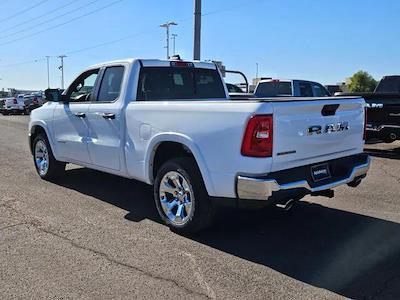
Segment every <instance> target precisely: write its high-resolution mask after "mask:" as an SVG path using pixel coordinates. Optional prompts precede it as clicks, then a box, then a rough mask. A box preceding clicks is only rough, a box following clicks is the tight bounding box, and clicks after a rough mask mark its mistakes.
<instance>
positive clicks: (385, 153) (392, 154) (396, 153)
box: [364, 148, 400, 160]
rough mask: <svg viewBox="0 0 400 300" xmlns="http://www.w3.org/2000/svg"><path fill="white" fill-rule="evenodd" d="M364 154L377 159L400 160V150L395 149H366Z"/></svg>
mask: <svg viewBox="0 0 400 300" xmlns="http://www.w3.org/2000/svg"><path fill="white" fill-rule="evenodd" d="M364 152H365V153H367V154H369V155H371V156H375V157H382V158H389V159H399V160H400V148H394V149H371V148H365V149H364Z"/></svg>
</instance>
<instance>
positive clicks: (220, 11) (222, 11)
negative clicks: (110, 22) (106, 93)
mask: <svg viewBox="0 0 400 300" xmlns="http://www.w3.org/2000/svg"><path fill="white" fill-rule="evenodd" d="M120 1H123V0H120ZM120 1H116V2H120ZM243 5H244V4H241V5H236V6H234V8H238V7H240V6H243ZM231 10H232V8H229V9H223V10H222V9H221V10H215V11H211V12H206V13H203V14H202V16H209V15H213V14H218V13H224V12H226V11H231ZM190 19H192V17H190V18H184V19H180V20H179V22H180V23H182V22H185V21H188V20H190ZM156 30H158V26H157V27H154V29H153V30H146V31H143V32H139V33H133V34H130V35H127V36H125V37H121V38H118V39H114V40H111V41H107V42H103V43H99V44H96V45H93V46H88V47H84V48H80V49H76V50H71V51H68V52H64V53H65V54H66V55H68V56H71V54H76V53H80V52H84V51H88V50H93V49H97V48H100V47H104V46H107V45H112V44H115V43H118V42H121V41H125V40H128V39H132V38H134V37H137V36H140V35H145V34H149V31H150V32H151V31H154V32H155V31H156ZM50 57H57V56H50ZM45 60H46V58H37V59H32V60H27V61H22V62H17V63H13V64H7V65H0V68H9V67H15V66H20V65H26V64H32V63H36V62H42V61H45Z"/></svg>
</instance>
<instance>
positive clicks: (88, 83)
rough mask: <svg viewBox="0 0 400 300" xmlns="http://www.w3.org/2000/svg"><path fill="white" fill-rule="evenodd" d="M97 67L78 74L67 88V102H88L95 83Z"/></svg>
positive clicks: (97, 73) (97, 72)
mask: <svg viewBox="0 0 400 300" xmlns="http://www.w3.org/2000/svg"><path fill="white" fill-rule="evenodd" d="M98 75H99V69H95V70H90V71H87V72H85V73H83V74H82V75H80V76H79V77H78V78H77V79H76V80H75V81H74V82H73V83H72V84H71V86H70V87H69V88H68V91H67V94H66V96H67V98H68V99H69V102H71V103H76V102H78V103H79V102H88V101H91V99H92V93H93V88H94V86H95V84H96V80H97V77H98Z"/></svg>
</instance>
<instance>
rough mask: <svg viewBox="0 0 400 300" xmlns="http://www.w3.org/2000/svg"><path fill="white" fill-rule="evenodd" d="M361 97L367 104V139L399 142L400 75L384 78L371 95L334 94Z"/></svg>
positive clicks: (336, 94)
mask: <svg viewBox="0 0 400 300" xmlns="http://www.w3.org/2000/svg"><path fill="white" fill-rule="evenodd" d="M335 96H361V97H363V98H364V99H365V101H366V102H367V139H368V140H371V139H379V140H382V141H384V142H386V143H391V142H394V141H395V140H400V75H394V76H385V77H383V78H382V79H381V81H380V82H379V84H378V85H377V87H376V88H375V91H374V92H373V93H335Z"/></svg>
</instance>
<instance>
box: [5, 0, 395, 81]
mask: <svg viewBox="0 0 400 300" xmlns="http://www.w3.org/2000/svg"><path fill="white" fill-rule="evenodd" d="M72 1H73V0H57V1H56V0H47V1H46V0H42V1H40V0H2V1H1V12H0V78H1V79H2V80H1V81H0V87H16V88H36V89H44V88H46V86H47V77H46V76H47V75H46V62H45V60H39V61H38V62H33V63H26V64H19V65H14V66H10V65H12V64H17V63H21V62H28V61H32V60H35V59H43V57H44V56H46V55H51V56H57V55H59V54H63V53H66V54H67V55H68V58H66V60H65V62H66V65H65V72H66V83H69V82H70V81H71V80H72V79H73V77H74V76H75V75H76V74H77V73H78V72H79V71H80V70H81V69H82V68H84V67H86V66H88V65H91V64H94V63H97V62H101V61H107V60H112V59H118V58H124V57H143V58H164V57H165V49H164V48H163V46H164V45H165V31H164V30H162V29H161V28H159V27H158V25H159V24H161V23H162V22H165V21H167V20H175V21H176V22H178V23H179V25H178V26H176V27H174V28H173V32H175V33H176V34H178V37H177V41H176V42H177V46H176V47H177V52H178V53H180V54H181V56H182V57H183V58H187V59H191V58H192V44H193V42H192V33H193V30H192V27H193V23H192V22H193V21H192V16H193V1H192V0H168V1H167V0H152V1H142V0H120V2H117V3H115V4H113V5H111V6H109V7H108V8H106V9H103V10H99V9H100V8H102V7H104V6H106V5H109V4H111V3H114V2H115V1H117V0H75V2H73V3H71V2H72ZM202 2H203V14H205V15H204V16H203V18H202V22H203V27H202V59H215V60H222V61H223V62H224V63H225V65H226V66H227V67H228V68H229V69H237V70H242V71H244V72H245V73H246V74H247V75H248V77H249V78H252V77H254V75H255V69H256V67H255V64H256V62H257V63H258V64H259V74H260V75H262V76H273V77H281V78H302V79H309V80H316V81H319V82H322V83H324V84H327V83H336V82H339V81H343V80H344V79H345V78H346V77H349V76H350V75H351V74H352V73H354V72H356V71H358V70H360V69H363V70H366V71H368V72H370V73H371V74H372V75H373V76H374V77H375V78H377V79H378V78H380V77H381V76H382V75H384V74H400V59H399V53H400V1H396V0H380V1H378V0H335V1H322V0H320V1H316V0H218V1H215V0H213V1H211V0H203V1H202ZM38 3H39V5H38V6H37V7H36V8H34V9H30V10H28V11H25V12H22V13H20V14H17V15H15V14H16V13H18V12H20V11H23V10H25V9H28V8H29V7H32V6H33V5H35V4H38ZM61 6H65V7H64V8H61V9H59V10H58V11H57V12H53V13H51V14H48V15H46V16H41V15H43V14H45V13H46V12H49V11H53V10H55V9H57V8H59V7H61ZM79 7H81V8H80V9H79V10H76V11H75V12H74V13H70V14H67V13H68V12H69V11H71V10H75V9H77V8H79ZM94 10H99V11H97V12H96V13H93V14H91V15H87V16H83V15H85V14H87V13H90V12H92V11H94ZM63 14H66V15H64V16H60V15H63ZM57 16H60V17H58V18H55V17H57ZM80 16H82V17H80ZM31 19H33V20H31ZM50 19H55V20H52V21H51V22H48V23H45V22H46V21H47V20H50ZM71 19H74V20H73V21H72V22H70V23H68V24H65V25H60V24H61V23H64V22H69V21H70V20H71ZM29 20H31V21H29ZM28 21H29V22H28ZM22 22H26V23H25V24H22V25H19V24H20V23H22ZM40 23H45V24H42V25H39V24H40ZM18 31H20V32H19V33H18ZM125 37H129V38H126V39H123V38H125ZM117 39H123V40H120V41H119V42H115V43H112V44H107V45H105V46H102V47H97V48H92V49H88V50H87V51H81V52H75V53H73V51H75V50H79V49H84V48H87V47H92V46H96V45H99V44H101V43H106V42H110V41H115V40H117ZM58 66H59V61H58V60H57V59H56V58H52V59H51V66H50V67H51V85H52V86H57V87H58V86H59V85H60V72H59V70H58V69H57V67H58ZM236 79H238V78H236ZM236 79H230V80H232V81H235V80H236Z"/></svg>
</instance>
